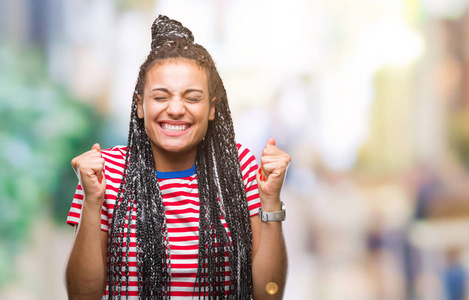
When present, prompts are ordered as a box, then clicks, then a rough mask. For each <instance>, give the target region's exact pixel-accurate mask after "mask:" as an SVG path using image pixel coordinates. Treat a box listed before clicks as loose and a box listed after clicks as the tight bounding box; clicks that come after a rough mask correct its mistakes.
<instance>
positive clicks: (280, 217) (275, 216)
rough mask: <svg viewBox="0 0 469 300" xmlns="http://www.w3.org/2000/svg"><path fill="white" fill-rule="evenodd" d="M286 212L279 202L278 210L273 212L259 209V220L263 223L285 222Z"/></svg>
mask: <svg viewBox="0 0 469 300" xmlns="http://www.w3.org/2000/svg"><path fill="white" fill-rule="evenodd" d="M285 217H286V210H285V205H284V204H283V202H280V209H279V210H275V211H266V210H264V208H263V207H261V208H260V209H259V218H260V219H261V220H262V221H263V222H271V221H285Z"/></svg>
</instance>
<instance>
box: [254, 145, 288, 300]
mask: <svg viewBox="0 0 469 300" xmlns="http://www.w3.org/2000/svg"><path fill="white" fill-rule="evenodd" d="M290 160H291V159H290V155H288V154H287V153H285V152H284V151H282V150H280V149H279V148H278V147H277V146H275V140H274V139H272V138H271V139H269V140H268V142H267V144H266V146H265V148H264V150H263V151H262V157H261V166H260V168H259V172H258V173H257V183H258V188H259V196H260V198H261V204H262V211H264V212H277V211H281V202H280V190H281V188H282V185H283V182H284V179H285V173H286V170H287V167H288V165H289V163H290ZM251 226H252V233H253V259H252V276H253V299H254V300H259V299H261V300H263V299H272V300H275V299H282V298H283V293H284V289H285V281H286V275H287V251H286V247H285V240H284V238H283V232H282V222H281V221H269V222H263V221H261V220H260V219H259V217H258V216H254V217H252V218H251Z"/></svg>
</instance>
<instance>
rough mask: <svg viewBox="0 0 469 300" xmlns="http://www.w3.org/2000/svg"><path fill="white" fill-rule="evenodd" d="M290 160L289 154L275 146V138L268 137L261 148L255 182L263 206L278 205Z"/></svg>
mask: <svg viewBox="0 0 469 300" xmlns="http://www.w3.org/2000/svg"><path fill="white" fill-rule="evenodd" d="M290 161H291V157H290V155H289V154H288V153H286V152H285V151H283V150H281V149H280V148H278V147H277V146H275V140H274V139H273V138H270V139H269V140H268V141H267V144H266V145H265V148H264V150H262V157H261V165H260V167H259V172H258V173H257V184H258V188H259V195H260V197H261V201H262V206H263V207H265V208H268V207H269V206H272V207H273V206H276V207H277V206H280V190H281V189H282V185H283V182H284V181H285V175H286V172H287V168H288V165H289V164H290ZM266 211H267V210H266Z"/></svg>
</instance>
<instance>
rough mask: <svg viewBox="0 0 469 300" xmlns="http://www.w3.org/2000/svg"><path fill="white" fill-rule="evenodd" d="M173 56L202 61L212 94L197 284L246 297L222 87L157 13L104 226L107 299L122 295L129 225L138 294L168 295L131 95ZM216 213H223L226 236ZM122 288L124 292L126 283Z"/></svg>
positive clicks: (202, 56)
mask: <svg viewBox="0 0 469 300" xmlns="http://www.w3.org/2000/svg"><path fill="white" fill-rule="evenodd" d="M176 59H189V60H191V61H194V62H196V63H198V64H199V65H200V66H201V67H203V68H204V69H205V71H206V72H207V77H208V81H209V95H210V99H212V98H215V99H216V100H215V101H216V102H215V119H214V120H213V121H210V122H209V125H208V129H207V133H206V135H205V138H204V140H203V141H202V142H200V144H199V145H198V148H197V156H196V170H197V181H198V190H199V199H200V212H199V258H198V268H197V278H196V287H195V288H198V289H199V295H200V296H199V297H201V298H204V299H221V298H227V299H243V300H244V299H250V298H251V292H252V272H251V253H252V250H251V247H252V231H251V223H250V217H249V209H248V204H247V199H246V193H245V188H244V184H243V177H242V172H241V166H240V162H239V156H238V151H237V147H236V142H235V138H234V128H233V121H232V118H231V113H230V109H229V106H228V100H227V96H226V91H225V88H224V86H223V82H222V80H221V78H220V76H219V74H218V72H217V70H216V67H215V64H214V62H213V60H212V58H211V56H210V54H209V53H208V52H207V51H206V50H205V48H203V47H202V46H200V45H198V44H195V43H194V38H193V35H192V33H191V32H190V30H189V29H187V28H185V27H183V26H182V24H181V23H179V22H177V21H174V20H170V19H168V18H167V17H164V16H160V17H158V18H157V19H156V20H155V22H154V24H153V26H152V50H151V52H150V54H149V55H148V57H147V59H146V60H145V62H144V63H143V64H142V66H141V67H140V72H139V77H138V80H137V84H136V88H135V94H134V96H133V102H132V107H131V120H130V125H129V136H128V141H127V153H126V156H125V165H124V166H125V167H124V172H123V177H122V181H121V184H120V187H119V191H118V195H117V201H116V207H115V209H114V214H113V218H112V223H111V226H110V232H109V236H110V241H109V261H108V277H109V295H110V299H120V298H121V293H122V291H121V286H122V285H123V284H124V283H125V286H127V287H128V286H129V284H128V283H129V260H130V258H129V245H130V243H131V242H132V241H131V239H130V229H131V228H132V227H135V231H136V241H135V242H136V249H137V250H136V263H137V276H138V292H139V298H140V299H169V296H170V281H171V270H170V265H171V261H170V259H171V258H170V248H169V239H168V228H167V226H166V216H165V211H164V205H163V199H162V195H161V191H160V188H159V184H158V179H157V177H156V175H155V171H154V158H153V153H152V150H151V145H150V140H149V138H148V136H147V134H146V131H145V127H144V122H143V120H142V119H139V118H138V116H137V99H138V98H137V97H138V95H140V96H141V97H143V88H144V86H145V81H146V74H147V72H148V70H150V69H151V68H152V67H153V66H154V65H156V64H161V63H162V62H163V61H165V60H176ZM134 211H135V212H136V221H133V219H134V218H133V217H132V216H133V215H134V214H135V213H134ZM220 216H223V217H224V218H225V220H226V223H227V225H228V229H229V234H230V236H228V233H227V231H226V229H225V227H224V226H223V224H222V222H221V219H220ZM230 237H231V238H230ZM124 245H125V246H124ZM225 252H227V253H228V260H229V266H230V280H231V281H230V289H229V290H230V293H231V294H230V295H228V296H226V297H225V271H226V270H225ZM124 253H125V254H124ZM123 277H124V278H123ZM125 295H126V296H128V289H127V290H126V293H125Z"/></svg>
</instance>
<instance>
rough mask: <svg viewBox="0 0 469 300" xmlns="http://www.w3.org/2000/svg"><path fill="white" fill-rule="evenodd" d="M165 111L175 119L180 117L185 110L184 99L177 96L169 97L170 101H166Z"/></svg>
mask: <svg viewBox="0 0 469 300" xmlns="http://www.w3.org/2000/svg"><path fill="white" fill-rule="evenodd" d="M166 111H167V113H168V115H170V116H172V117H173V118H175V119H177V118H179V117H181V116H182V115H183V114H184V113H185V112H186V108H185V107H184V100H182V99H178V98H176V99H171V101H169V103H168V108H167V110H166Z"/></svg>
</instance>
